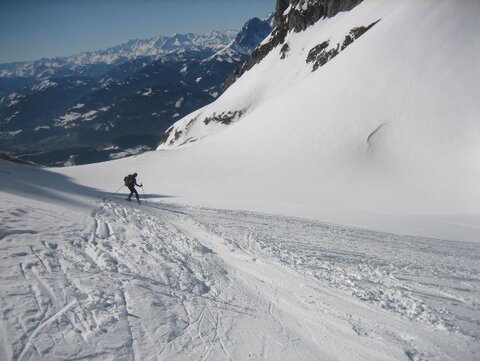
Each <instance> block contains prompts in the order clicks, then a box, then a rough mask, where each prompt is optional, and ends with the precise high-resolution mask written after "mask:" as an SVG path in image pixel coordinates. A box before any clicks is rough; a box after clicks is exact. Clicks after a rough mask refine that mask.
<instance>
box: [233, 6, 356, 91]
mask: <svg viewBox="0 0 480 361" xmlns="http://www.w3.org/2000/svg"><path fill="white" fill-rule="evenodd" d="M362 1H363V0H277V4H276V8H275V11H276V13H275V20H274V29H273V31H272V33H271V34H270V37H269V39H268V41H266V42H264V43H263V44H261V45H260V46H258V47H257V48H256V49H255V50H254V51H253V53H252V55H251V56H250V59H249V60H248V61H246V62H245V63H243V64H242V65H241V66H240V67H238V68H237V69H235V71H234V72H233V73H232V74H231V75H230V76H229V77H228V79H227V80H226V82H225V87H226V88H228V87H229V86H230V85H232V84H233V83H234V82H235V81H236V80H237V79H238V78H239V77H240V76H242V74H243V73H245V72H246V71H248V70H250V69H251V68H252V67H253V66H254V65H255V64H258V63H259V62H260V61H261V60H262V59H263V58H264V57H265V56H266V55H267V54H268V53H269V52H270V51H271V50H272V49H273V48H275V47H276V46H277V45H279V44H283V42H284V41H285V37H286V36H287V34H288V32H289V31H295V32H300V31H303V30H305V29H306V28H307V27H309V26H310V25H312V24H315V23H316V22H317V21H318V20H319V19H320V18H324V17H333V16H335V15H336V14H338V13H339V12H341V11H348V10H351V9H353V8H354V7H355V6H357V5H358V4H360V3H361V2H362Z"/></svg>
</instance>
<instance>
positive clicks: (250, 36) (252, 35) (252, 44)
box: [231, 18, 272, 54]
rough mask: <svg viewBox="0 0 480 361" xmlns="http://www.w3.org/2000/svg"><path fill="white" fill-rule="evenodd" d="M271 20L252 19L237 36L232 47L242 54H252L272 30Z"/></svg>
mask: <svg viewBox="0 0 480 361" xmlns="http://www.w3.org/2000/svg"><path fill="white" fill-rule="evenodd" d="M271 30H272V29H271V27H270V23H269V20H268V19H267V20H260V19H259V18H253V19H250V20H249V21H248V22H247V23H246V24H245V25H244V26H243V28H242V30H241V31H240V32H239V33H238V34H237V36H236V37H235V41H234V43H233V44H232V46H231V47H232V48H233V49H235V50H236V51H238V52H239V53H241V54H250V53H251V52H252V51H253V49H255V48H256V47H257V46H258V44H260V43H261V42H262V41H263V40H264V39H265V38H266V37H267V35H268V34H270V31H271Z"/></svg>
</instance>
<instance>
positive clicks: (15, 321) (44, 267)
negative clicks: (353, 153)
mask: <svg viewBox="0 0 480 361" xmlns="http://www.w3.org/2000/svg"><path fill="white" fill-rule="evenodd" d="M114 163H116V162H114ZM0 167H1V170H2V171H1V172H0V179H1V183H0V184H1V188H0V191H1V193H0V194H1V199H2V202H1V203H0V217H1V224H2V229H1V231H0V255H1V257H2V262H1V263H0V267H1V272H0V291H1V293H0V311H1V313H0V314H1V315H2V317H1V318H0V359H2V360H38V359H44V360H78V359H87V360H164V359H168V360H197V359H198V360H279V359H282V360H325V359H329V360H382V361H383V360H459V359H461V360H466V361H467V360H476V359H478V357H479V354H480V348H479V346H478V345H479V343H478V341H479V339H480V334H479V333H478V327H477V325H478V320H479V319H480V313H479V308H478V305H479V304H480V286H479V285H480V278H479V274H480V269H479V264H478V258H479V257H480V253H479V249H478V247H477V245H476V244H475V243H469V242H458V241H454V242H452V241H439V240H435V239H426V238H419V237H407V236H396V235H393V234H386V233H379V232H371V231H366V230H362V229H358V228H352V227H341V226H336V225H332V224H325V223H321V222H316V221H308V220H303V219H298V218H289V217H279V216H269V215H262V214H258V213H251V212H239V211H223V210H215V209H206V208H199V207H189V206H176V205H172V204H168V203H164V202H158V201H157V202H152V201H150V200H151V199H153V198H162V197H163V198H164V199H165V195H159V194H151V193H147V194H146V199H147V200H149V201H146V202H143V204H142V205H140V206H138V205H136V203H128V202H126V201H125V200H124V198H123V196H121V197H119V196H118V194H108V193H105V192H101V191H99V190H97V189H94V188H90V187H88V186H86V185H81V184H78V183H75V182H72V179H69V178H68V177H64V176H62V175H59V174H58V173H55V172H52V171H50V170H46V169H41V168H35V167H31V166H25V165H19V164H14V163H10V162H6V161H3V160H0ZM83 169H84V170H85V171H86V172H87V173H88V168H87V167H83ZM85 176H88V174H85Z"/></svg>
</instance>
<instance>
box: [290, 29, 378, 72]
mask: <svg viewBox="0 0 480 361" xmlns="http://www.w3.org/2000/svg"><path fill="white" fill-rule="evenodd" d="M379 21H380V20H377V21H375V22H374V23H372V24H370V25H368V26H358V27H356V28H353V29H352V30H350V31H349V33H348V34H347V35H346V36H345V39H344V40H343V42H342V43H341V44H340V43H338V44H336V45H334V46H333V47H330V41H328V40H327V41H324V42H323V43H321V44H318V45H316V46H314V47H313V48H312V49H310V51H309V52H308V56H307V59H306V62H307V63H313V69H312V72H313V71H315V70H317V69H318V68H320V67H321V66H324V65H325V64H326V63H328V62H329V61H330V60H332V59H333V58H334V57H336V56H337V55H338V54H339V53H340V52H341V51H343V50H345V49H346V48H347V47H348V46H349V45H351V44H352V43H353V42H354V41H355V40H357V39H358V38H359V37H361V36H362V35H363V34H365V33H366V32H367V31H368V30H370V29H371V28H372V27H373V26H375V24H376V23H378V22H379ZM282 49H283V48H282Z"/></svg>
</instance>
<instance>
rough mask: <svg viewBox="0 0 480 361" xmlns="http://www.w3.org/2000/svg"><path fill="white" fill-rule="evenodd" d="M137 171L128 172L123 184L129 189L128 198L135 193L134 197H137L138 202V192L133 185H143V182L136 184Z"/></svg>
mask: <svg viewBox="0 0 480 361" xmlns="http://www.w3.org/2000/svg"><path fill="white" fill-rule="evenodd" d="M137 175H138V174H137V173H133V174H129V175H127V176H126V177H125V178H124V181H125V185H126V186H127V188H128V189H129V190H130V195H129V196H128V198H127V199H128V200H129V201H130V200H131V198H132V195H134V194H135V197H137V201H138V203H140V198H139V197H138V192H137V190H136V189H135V186H137V187H143V184H137Z"/></svg>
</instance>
